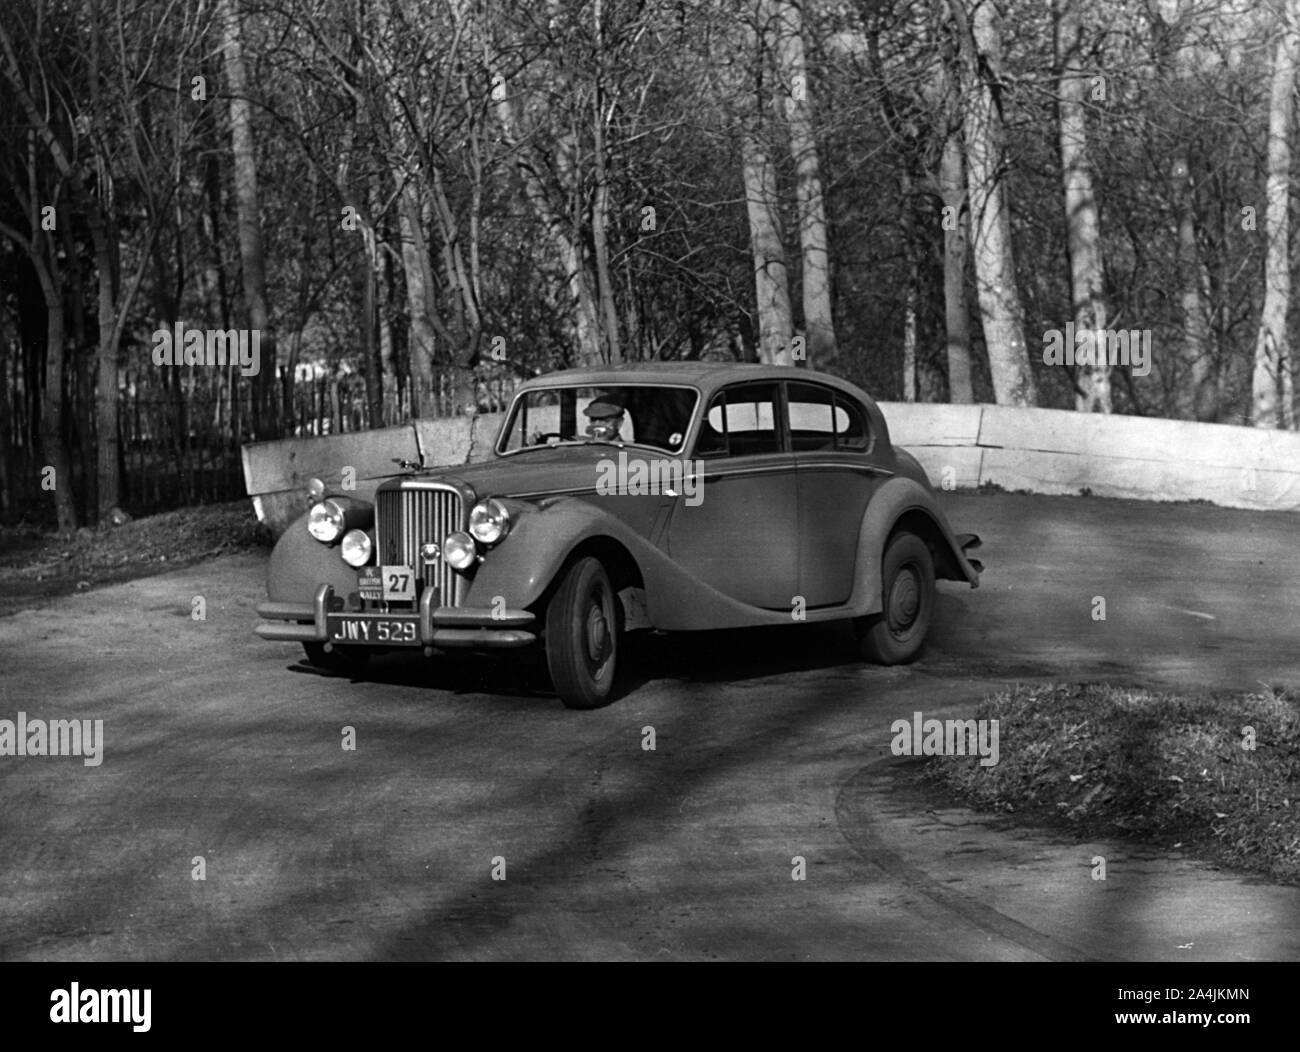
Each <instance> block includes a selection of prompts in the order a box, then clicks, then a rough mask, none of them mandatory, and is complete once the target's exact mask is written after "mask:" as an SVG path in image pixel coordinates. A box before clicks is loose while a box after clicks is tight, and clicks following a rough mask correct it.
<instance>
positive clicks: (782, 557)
mask: <svg viewBox="0 0 1300 1052" xmlns="http://www.w3.org/2000/svg"><path fill="white" fill-rule="evenodd" d="M693 459H694V462H695V469H696V472H697V474H698V475H700V476H701V480H700V481H699V482H698V483H697V485H698V487H699V488H698V491H697V493H696V496H695V498H693V499H694V500H695V503H693V504H692V503H688V502H687V501H686V499H685V498H684V497H679V498H678V501H677V505H676V507H675V508H674V509H673V512H672V519H671V521H670V523H669V528H668V554H669V555H670V556H671V557H672V559H673V560H674V561H675V562H677V563H678V564H680V565H681V566H682V567H684V568H685V569H687V570H688V571H690V572H691V573H692V574H693V575H694V576H695V577H697V578H698V579H699V580H701V581H703V582H704V583H705V584H708V585H711V586H712V587H714V588H716V589H717V590H718V591H720V592H722V593H724V594H725V595H728V596H730V597H732V598H733V599H736V600H739V601H740V602H742V603H749V604H751V605H753V606H759V607H765V608H767V609H772V610H789V609H791V603H792V601H793V599H794V597H795V596H796V595H797V594H798V591H797V588H796V584H797V581H798V569H799V565H798V549H799V543H798V509H797V506H796V480H795V471H794V460H793V458H792V457H791V455H790V453H789V452H788V451H786V449H785V448H784V441H783V436H782V430H781V413H780V384H779V383H777V382H775V381H751V382H747V383H737V384H732V385H731V386H729V387H726V388H723V389H722V390H721V391H719V392H717V394H715V395H714V397H713V399H712V400H711V401H710V403H709V405H708V406H707V407H706V409H705V418H704V422H703V425H702V428H701V433H700V435H699V437H698V438H697V440H696V448H695V451H694V458H693Z"/></svg>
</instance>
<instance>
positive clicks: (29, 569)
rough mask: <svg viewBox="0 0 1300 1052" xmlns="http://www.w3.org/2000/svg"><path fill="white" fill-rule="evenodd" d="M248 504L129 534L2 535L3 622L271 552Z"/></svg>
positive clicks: (4, 531) (146, 521)
mask: <svg viewBox="0 0 1300 1052" xmlns="http://www.w3.org/2000/svg"><path fill="white" fill-rule="evenodd" d="M270 544H271V535H270V531H268V530H267V529H266V527H264V526H262V525H261V524H260V523H259V522H258V521H257V517H256V515H254V514H253V508H252V504H251V503H250V502H249V501H248V500H236V501H229V502H227V503H224V504H206V505H202V506H200V507H196V508H182V509H181V510H179V511H168V512H164V513H162V514H160V515H150V516H148V517H147V518H142V519H132V520H131V521H129V522H126V523H123V524H122V525H121V526H102V527H100V528H99V529H95V530H92V529H89V528H82V529H80V530H77V531H76V532H75V533H67V534H59V533H42V532H39V531H34V530H30V529H23V528H0V576H3V579H4V581H5V587H4V592H3V595H0V616H3V615H4V614H12V613H14V612H15V611H16V610H20V609H24V608H28V607H32V606H37V605H40V603H42V602H44V601H46V600H49V599H52V598H55V597H56V596H60V595H67V594H69V593H72V592H81V591H86V590H87V589H90V588H95V587H99V586H101V585H105V584H113V583H116V582H118V581H127V580H131V579H133V578H137V577H146V576H150V575H152V574H156V573H161V572H163V571H165V570H171V569H176V568H178V567H182V566H187V565H189V564H191V563H195V562H199V561H201V560H203V559H209V558H212V557H214V556H217V555H222V554H225V553H227V552H235V551H241V550H244V549H247V548H256V547H260V546H269V545H270Z"/></svg>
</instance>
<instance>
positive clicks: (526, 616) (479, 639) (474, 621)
mask: <svg viewBox="0 0 1300 1052" xmlns="http://www.w3.org/2000/svg"><path fill="white" fill-rule="evenodd" d="M435 595H436V591H435V589H433V588H426V589H425V590H424V594H423V595H421V596H420V603H419V609H418V610H417V611H416V612H415V613H407V612H402V613H396V614H385V615H383V619H384V620H386V621H415V622H416V637H417V639H418V641H419V643H420V644H422V645H423V646H424V648H425V652H426V654H428V653H431V652H432V650H433V648H434V647H487V648H491V647H523V646H528V644H530V643H532V642H535V641H536V639H537V634H536V633H535V632H530V631H527V630H526V629H527V627H528V626H530V625H532V623H533V622H534V621H535V620H536V617H535V615H534V614H532V613H531V612H530V611H528V610H494V609H491V608H483V607H470V606H434V605H433V600H434V596H435ZM330 614H335V615H343V614H345V611H343V610H342V609H337V608H336V607H335V602H334V589H333V588H332V587H330V586H329V585H327V584H323V585H321V586H320V587H319V588H317V589H316V595H315V597H314V598H313V599H312V601H311V603H273V602H266V603H261V604H259V605H258V607H257V615H258V617H262V618H265V619H266V620H265V621H263V623H262V624H260V625H258V626H257V627H256V628H255V629H254V631H255V632H256V633H257V634H258V635H259V636H261V638H263V639H272V640H277V641H283V642H287V643H324V644H325V649H326V650H329V649H331V647H332V644H331V643H330V642H329V615H330Z"/></svg>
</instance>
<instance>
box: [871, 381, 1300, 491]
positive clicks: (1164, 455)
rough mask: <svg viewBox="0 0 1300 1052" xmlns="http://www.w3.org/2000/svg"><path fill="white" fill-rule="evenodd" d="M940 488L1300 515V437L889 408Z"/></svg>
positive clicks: (1146, 421)
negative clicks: (1083, 495)
mask: <svg viewBox="0 0 1300 1052" xmlns="http://www.w3.org/2000/svg"><path fill="white" fill-rule="evenodd" d="M881 409H882V410H883V411H884V414H885V418H886V420H888V421H889V429H890V437H891V438H892V439H893V441H894V442H896V443H897V444H898V445H900V446H904V447H905V448H907V449H909V450H911V452H912V453H913V454H915V456H916V458H917V459H918V460H919V461H920V462H921V463H922V464H923V465H924V466H925V469H926V471H927V472H928V473H929V475H930V478H931V480H932V481H933V482H934V483H935V485H942V484H943V478H944V470H945V468H951V469H952V475H951V477H953V478H954V479H955V485H956V486H978V485H980V484H981V483H985V482H992V483H996V484H997V485H999V486H1002V487H1004V488H1006V489H1010V490H1019V489H1023V490H1029V491H1030V492H1032V493H1078V492H1079V491H1080V490H1082V489H1088V490H1089V491H1091V492H1092V493H1093V494H1094V495H1096V496H1099V497H1132V498H1135V499H1138V500H1208V501H1210V502H1211V503H1214V504H1221V505H1224V506H1226V507H1230V508H1256V509H1260V510H1268V511H1300V434H1297V433H1295V432H1289V431H1260V430H1256V429H1254V428H1248V427H1233V426H1230V425H1227V424H1195V423H1189V422H1187V421H1183V420H1158V419H1154V418H1151V417H1135V416H1101V415H1098V414H1083V413H1073V412H1069V411H1066V410H1060V409H1010V408H1007V407H1004V406H991V405H989V406H955V405H917V404H905V403H898V402H886V403H882V404H881Z"/></svg>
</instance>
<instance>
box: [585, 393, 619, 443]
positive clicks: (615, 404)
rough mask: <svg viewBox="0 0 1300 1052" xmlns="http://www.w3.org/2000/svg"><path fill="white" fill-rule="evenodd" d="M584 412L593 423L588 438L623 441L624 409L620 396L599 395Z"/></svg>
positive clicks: (588, 427)
mask: <svg viewBox="0 0 1300 1052" xmlns="http://www.w3.org/2000/svg"><path fill="white" fill-rule="evenodd" d="M583 412H584V413H586V414H587V418H588V420H590V421H591V422H590V423H589V424H588V425H587V434H588V436H590V437H591V438H595V439H599V440H601V441H605V442H621V441H622V438H623V436H622V431H623V419H624V408H623V403H622V401H621V400H620V398H619V396H618V395H612V394H603V395H597V396H596V397H595V398H593V399H592V400H591V404H590V405H588V406H587V408H586V409H584V410H583Z"/></svg>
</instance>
